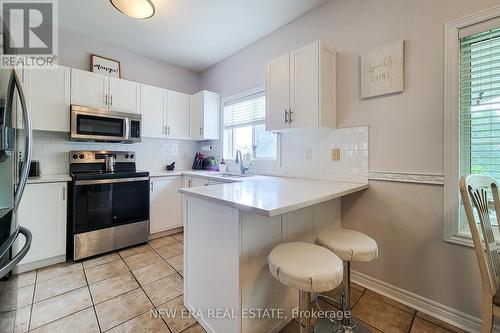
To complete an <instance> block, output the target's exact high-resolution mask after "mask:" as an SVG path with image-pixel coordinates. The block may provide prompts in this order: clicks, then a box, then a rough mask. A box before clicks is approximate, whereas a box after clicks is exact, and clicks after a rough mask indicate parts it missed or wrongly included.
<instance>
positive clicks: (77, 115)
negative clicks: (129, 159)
mask: <svg viewBox="0 0 500 333" xmlns="http://www.w3.org/2000/svg"><path fill="white" fill-rule="evenodd" d="M141 118H142V116H141V115H140V114H136V113H124V112H114V111H109V110H106V109H99V108H89V107H85V106H79V105H71V131H70V139H71V140H76V141H103V142H123V143H134V142H140V141H141Z"/></svg>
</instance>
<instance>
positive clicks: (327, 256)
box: [267, 242, 343, 292]
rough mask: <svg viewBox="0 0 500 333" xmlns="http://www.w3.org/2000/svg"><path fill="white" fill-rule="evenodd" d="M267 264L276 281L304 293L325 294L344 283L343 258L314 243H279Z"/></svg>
mask: <svg viewBox="0 0 500 333" xmlns="http://www.w3.org/2000/svg"><path fill="white" fill-rule="evenodd" d="M267 262H268V264H269V270H270V271H271V274H272V275H273V276H274V278H276V280H278V281H279V282H281V283H282V284H284V285H286V286H289V287H292V288H296V289H298V290H301V291H305V292H324V291H328V290H332V289H335V288H336V287H338V286H339V284H340V282H342V275H343V267H342V261H341V260H340V258H339V257H337V256H336V255H335V254H333V253H332V252H331V251H328V250H327V249H325V248H323V247H321V246H317V245H314V244H309V243H303V242H292V243H283V244H280V245H278V246H276V247H275V248H274V249H273V250H272V251H271V253H270V254H269V257H268V258H267Z"/></svg>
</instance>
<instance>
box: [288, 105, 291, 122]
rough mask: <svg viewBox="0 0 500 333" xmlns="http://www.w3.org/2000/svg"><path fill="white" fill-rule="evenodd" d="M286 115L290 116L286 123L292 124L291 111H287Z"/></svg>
mask: <svg viewBox="0 0 500 333" xmlns="http://www.w3.org/2000/svg"><path fill="white" fill-rule="evenodd" d="M288 114H289V115H290V116H289V117H288V118H289V119H288V122H289V123H290V124H291V123H292V109H290V110H288Z"/></svg>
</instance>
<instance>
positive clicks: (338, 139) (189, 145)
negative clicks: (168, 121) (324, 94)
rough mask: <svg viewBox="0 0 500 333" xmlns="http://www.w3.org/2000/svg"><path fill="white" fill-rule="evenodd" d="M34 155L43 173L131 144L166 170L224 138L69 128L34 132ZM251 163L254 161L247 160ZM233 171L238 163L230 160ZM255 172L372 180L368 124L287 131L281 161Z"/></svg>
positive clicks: (145, 166)
mask: <svg viewBox="0 0 500 333" xmlns="http://www.w3.org/2000/svg"><path fill="white" fill-rule="evenodd" d="M33 143H34V147H33V159H34V160H39V161H40V162H41V171H42V174H43V175H51V174H63V173H68V170H69V159H68V153H69V151H71V150H131V151H134V152H135V153H136V156H137V168H138V169H139V170H148V171H157V170H165V166H166V165H167V164H170V163H172V162H173V161H175V162H176V168H177V169H178V170H186V169H191V167H192V163H193V158H194V154H195V152H196V151H197V150H199V149H201V147H202V146H205V145H207V144H212V145H213V146H214V151H213V154H215V155H219V156H220V153H218V152H220V151H221V149H220V148H221V147H220V144H219V143H218V142H212V143H207V142H199V143H197V142H195V141H182V140H166V139H153V138H143V139H142V142H140V143H135V144H119V143H90V142H73V141H68V135H67V134H66V133H57V132H41V131H35V133H34V140H33ZM334 148H339V149H340V150H341V159H340V161H332V160H331V155H330V151H331V149H334ZM246 163H247V164H248V161H246ZM228 167H229V171H237V166H236V165H235V164H234V163H231V162H229V165H228ZM249 172H251V173H255V174H262V175H274V176H284V177H297V178H299V177H300V178H311V179H324V180H336V181H351V182H357V183H367V182H368V127H353V128H342V129H335V130H331V129H314V130H305V131H298V132H289V133H283V134H281V164H280V163H278V162H261V161H254V162H252V166H251V168H250V171H249Z"/></svg>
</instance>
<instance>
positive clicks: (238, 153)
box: [234, 149, 250, 175]
mask: <svg viewBox="0 0 500 333" xmlns="http://www.w3.org/2000/svg"><path fill="white" fill-rule="evenodd" d="M234 162H235V163H239V165H240V173H241V174H242V175H244V174H245V172H247V171H248V170H249V169H250V165H249V166H248V167H245V166H244V165H243V157H242V156H241V150H239V149H237V150H236V160H235V161H234Z"/></svg>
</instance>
